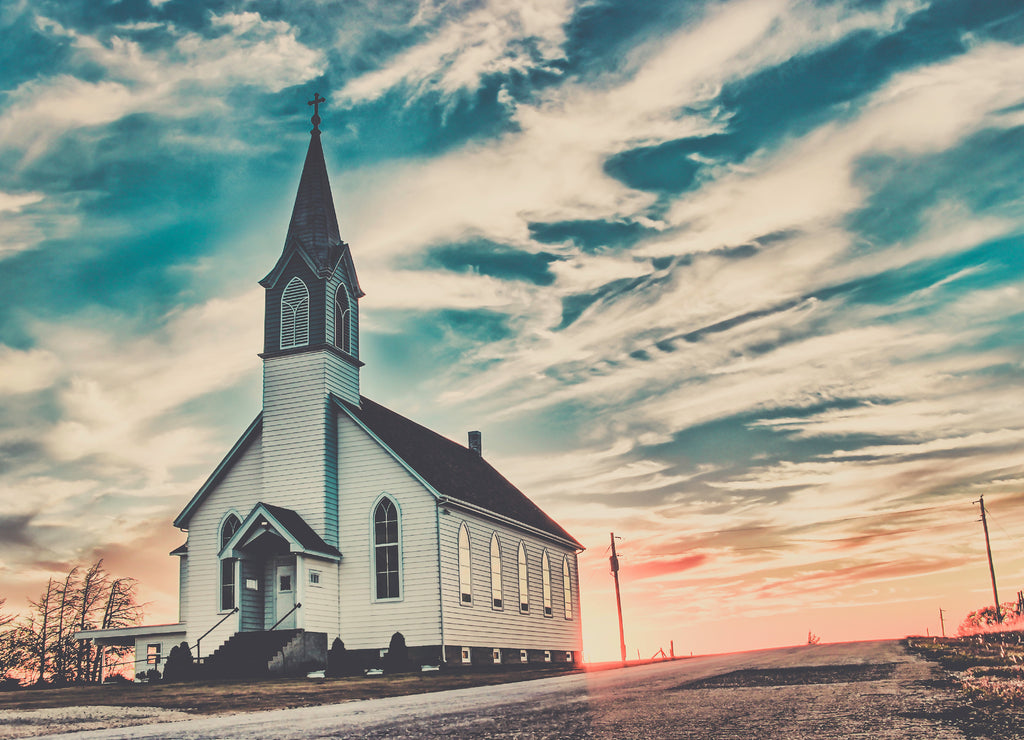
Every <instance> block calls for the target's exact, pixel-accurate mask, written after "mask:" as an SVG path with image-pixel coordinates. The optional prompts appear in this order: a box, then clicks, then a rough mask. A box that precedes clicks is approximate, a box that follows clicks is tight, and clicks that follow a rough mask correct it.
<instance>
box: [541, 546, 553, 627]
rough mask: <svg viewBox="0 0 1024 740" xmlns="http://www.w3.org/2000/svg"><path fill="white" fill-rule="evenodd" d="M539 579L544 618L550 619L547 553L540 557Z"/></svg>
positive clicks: (549, 570)
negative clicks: (542, 597)
mask: <svg viewBox="0 0 1024 740" xmlns="http://www.w3.org/2000/svg"><path fill="white" fill-rule="evenodd" d="M540 577H541V581H542V582H543V583H544V616H545V617H550V616H551V614H552V612H551V561H549V560H548V551H547V550H545V551H544V554H543V555H541V556H540Z"/></svg>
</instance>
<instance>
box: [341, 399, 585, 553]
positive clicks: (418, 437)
mask: <svg viewBox="0 0 1024 740" xmlns="http://www.w3.org/2000/svg"><path fill="white" fill-rule="evenodd" d="M361 400H362V408H357V407H356V406H353V405H352V404H350V403H347V402H345V401H340V400H339V403H341V404H343V405H344V406H345V408H346V409H348V411H349V412H350V413H351V414H352V415H353V416H355V417H356V418H357V419H359V421H361V422H362V423H363V424H364V425H365V426H366V427H367V429H369V430H370V431H371V432H373V433H374V434H375V435H376V436H377V437H378V438H379V439H380V440H381V441H382V442H383V443H384V444H386V445H387V446H388V447H390V448H391V449H392V450H393V451H394V452H395V454H397V455H398V456H399V457H400V458H402V460H404V461H405V462H406V464H408V465H409V467H411V468H412V469H413V470H415V471H416V472H417V473H418V474H419V475H420V476H422V478H423V479H424V480H425V481H426V482H427V483H429V484H430V485H431V486H433V487H434V489H435V490H436V491H437V492H438V493H440V494H441V495H442V496H446V497H449V498H452V499H457V500H459V501H464V502H466V503H468V504H472V505H474V506H479V507H481V508H483V509H486V510H488V511H491V512H493V513H495V514H500V515H502V516H505V517H509V518H510V519H514V520H516V521H519V522H522V523H523V524H527V525H529V526H531V527H534V528H536V529H539V530H541V531H543V532H547V533H548V534H551V535H554V536H555V537H558V538H560V539H563V540H567V541H569V542H572V543H575V544H576V545H577V546H578V547H579V549H581V550H582V549H584V548H583V545H581V544H580V543H579V542H578V541H577V540H576V539H575V538H574V537H573V536H572V535H571V534H569V533H568V532H566V531H565V530H564V529H562V527H560V526H559V525H558V523H557V522H555V520H554V519H552V518H551V517H549V516H548V515H547V514H545V513H544V512H543V511H541V509H540V507H538V506H537V505H536V504H535V503H533V502H532V501H530V499H528V498H527V497H526V495H525V494H524V493H523V492H522V491H520V490H519V489H518V488H516V487H515V486H514V485H512V484H511V483H509V482H508V480H506V479H505V477H504V476H503V475H502V474H501V473H499V472H498V471H497V470H495V469H494V468H492V467H491V466H490V464H489V463H488V462H487V461H486V460H484V458H483V457H482V456H480V455H478V454H477V453H475V452H473V451H472V450H470V449H469V448H467V447H463V446H462V445H460V444H458V443H456V442H453V441H452V440H450V439H448V438H447V437H442V436H441V435H440V434H438V433H436V432H432V431H431V430H429V429H427V428H426V427H424V426H421V425H419V424H417V423H416V422H414V421H410V420H409V419H406V418H405V417H404V416H402V415H400V414H396V413H395V412H394V411H391V410H390V409H387V408H385V407H384V406H381V405H380V404H379V403H375V402H374V401H371V400H370V399H369V398H366V397H365V396H362V397H361Z"/></svg>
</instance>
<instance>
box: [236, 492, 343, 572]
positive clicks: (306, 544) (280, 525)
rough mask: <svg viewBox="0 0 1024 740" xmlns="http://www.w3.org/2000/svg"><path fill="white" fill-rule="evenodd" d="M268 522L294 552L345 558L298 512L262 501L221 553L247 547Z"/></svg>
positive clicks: (253, 508)
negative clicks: (257, 531) (252, 537)
mask: <svg viewBox="0 0 1024 740" xmlns="http://www.w3.org/2000/svg"><path fill="white" fill-rule="evenodd" d="M264 522H266V524H267V525H268V527H272V528H273V530H274V532H273V533H274V534H276V535H277V536H279V537H281V538H282V539H283V540H285V541H286V542H288V543H289V546H290V550H291V551H292V552H305V553H309V554H312V555H320V556H321V557H330V558H332V559H337V558H340V557H341V552H340V551H339V550H338V548H336V547H332V546H331V545H328V544H327V543H326V542H324V541H323V538H322V537H320V535H318V534H317V533H316V532H315V531H314V530H313V528H312V527H310V526H309V525H308V524H307V523H306V520H305V519H303V518H302V517H301V516H300V515H299V514H298V512H296V511H293V510H291V509H285V508H284V507H282V506H273V505H271V504H265V503H263V502H262V501H260V502H259V503H257V504H256V505H255V506H254V507H252V511H250V512H249V514H248V515H247V516H246V517H245V521H243V522H242V523H241V525H240V526H239V527H238V529H237V530H236V531H235V533H234V534H233V535H232V536H231V539H229V540H228V541H227V543H226V544H225V545H224V547H223V548H221V552H224V551H229V550H235V549H238V548H239V547H243V546H244V545H243V543H244V542H246V541H248V540H249V539H250V537H251V536H252V535H253V531H254V530H258V529H265V527H263V526H262V525H263V523H264Z"/></svg>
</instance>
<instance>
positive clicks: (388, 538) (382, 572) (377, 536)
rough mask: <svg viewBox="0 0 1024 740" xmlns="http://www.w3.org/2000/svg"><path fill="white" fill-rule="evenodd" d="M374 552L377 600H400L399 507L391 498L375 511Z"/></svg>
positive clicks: (381, 502)
mask: <svg viewBox="0 0 1024 740" xmlns="http://www.w3.org/2000/svg"><path fill="white" fill-rule="evenodd" d="M373 551H374V563H375V573H376V580H377V583H376V591H375V593H376V594H377V598H378V599H397V598H399V597H400V596H401V583H400V580H401V579H400V576H399V574H400V571H399V562H398V559H399V558H398V507H397V506H395V502H394V501H392V500H391V499H390V498H386V497H385V498H383V499H381V501H380V503H379V504H377V508H376V509H374V510H373Z"/></svg>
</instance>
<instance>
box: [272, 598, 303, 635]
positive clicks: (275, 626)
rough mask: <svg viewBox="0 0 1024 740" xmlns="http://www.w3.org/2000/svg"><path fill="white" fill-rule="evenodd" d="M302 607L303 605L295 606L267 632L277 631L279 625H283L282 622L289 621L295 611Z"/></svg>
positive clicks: (297, 604)
mask: <svg viewBox="0 0 1024 740" xmlns="http://www.w3.org/2000/svg"><path fill="white" fill-rule="evenodd" d="M300 606H302V604H301V603H296V604H295V606H293V607H292V608H291V609H289V610H288V611H287V612H285V615H284V616H283V617H281V618H280V619H279V620H277V621H276V622H274V626H273V627H271V628H270V629H268V630H267V632H273V631H274V630H276V629H277V625H279V624H281V622H283V621H284V620H286V619H288V617H289V616H290V615H291V613H292V612H293V611H295V610H296V609H298V608H299V607H300Z"/></svg>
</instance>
